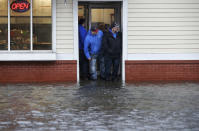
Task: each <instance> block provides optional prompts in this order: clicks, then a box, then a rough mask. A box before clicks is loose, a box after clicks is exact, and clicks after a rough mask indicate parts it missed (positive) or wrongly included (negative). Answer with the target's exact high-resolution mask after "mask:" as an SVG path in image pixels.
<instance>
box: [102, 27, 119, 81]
mask: <svg viewBox="0 0 199 131" xmlns="http://www.w3.org/2000/svg"><path fill="white" fill-rule="evenodd" d="M118 31H119V25H118V24H117V23H113V24H112V25H111V27H110V28H109V30H108V32H107V33H105V34H104V36H103V42H102V43H103V49H104V58H105V77H106V80H112V81H114V80H115V79H117V77H118V71H119V66H120V59H121V54H122V35H121V33H118ZM111 69H112V70H111Z"/></svg>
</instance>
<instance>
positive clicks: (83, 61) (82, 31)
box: [79, 19, 88, 79]
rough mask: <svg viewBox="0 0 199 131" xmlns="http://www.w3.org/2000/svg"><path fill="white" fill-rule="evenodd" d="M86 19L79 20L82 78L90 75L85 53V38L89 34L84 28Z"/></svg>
mask: <svg viewBox="0 0 199 131" xmlns="http://www.w3.org/2000/svg"><path fill="white" fill-rule="evenodd" d="M84 23H85V19H80V20H79V67H80V78H81V79H86V78H87V77H88V60H87V58H86V56H85V55H84V40H85V38H86V35H87V31H86V29H85V28H84V26H83V25H84Z"/></svg>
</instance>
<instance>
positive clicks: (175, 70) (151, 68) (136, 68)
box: [125, 60, 199, 82]
mask: <svg viewBox="0 0 199 131" xmlns="http://www.w3.org/2000/svg"><path fill="white" fill-rule="evenodd" d="M125 64H126V65H125V69H126V81H127V82H167V81H170V82H178V81H197V82H199V61H188V60H187V61H181V60H179V61H174V60H171V61H126V62H125Z"/></svg>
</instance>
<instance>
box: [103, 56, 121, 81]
mask: <svg viewBox="0 0 199 131" xmlns="http://www.w3.org/2000/svg"><path fill="white" fill-rule="evenodd" d="M119 66H120V57H116V58H112V57H109V56H106V57H105V75H106V80H115V79H116V78H117V77H118V71H119ZM111 69H112V70H111Z"/></svg>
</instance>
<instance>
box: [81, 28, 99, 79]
mask: <svg viewBox="0 0 199 131" xmlns="http://www.w3.org/2000/svg"><path fill="white" fill-rule="evenodd" d="M102 37H103V32H102V31H101V30H98V29H97V27H96V26H92V27H91V30H90V31H89V32H88V34H87V36H86V38H85V41H84V53H85V55H86V57H87V59H88V60H89V62H90V64H89V65H90V66H89V71H90V78H91V79H92V80H97V68H96V67H97V59H98V56H99V52H100V48H101V43H102Z"/></svg>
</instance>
